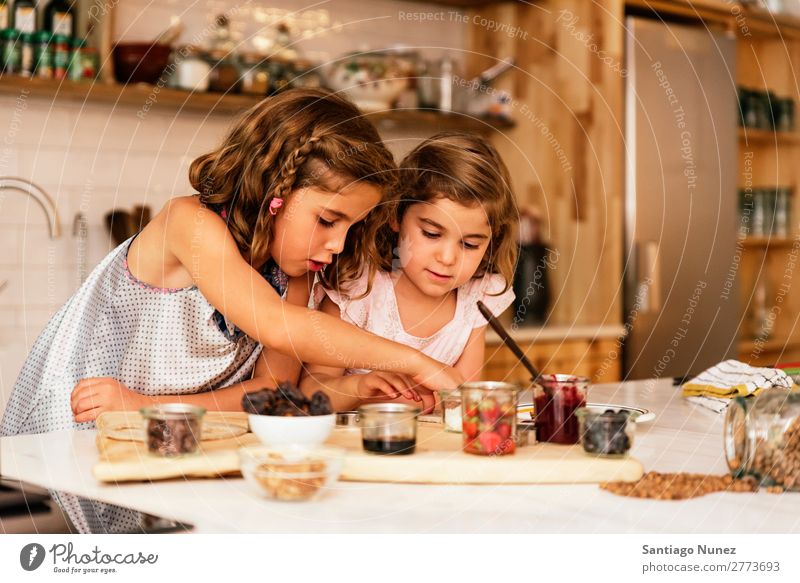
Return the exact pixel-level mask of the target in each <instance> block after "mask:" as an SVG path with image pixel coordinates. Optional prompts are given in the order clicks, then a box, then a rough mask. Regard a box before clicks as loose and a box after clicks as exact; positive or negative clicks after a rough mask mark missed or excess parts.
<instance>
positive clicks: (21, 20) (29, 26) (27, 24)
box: [11, 0, 36, 33]
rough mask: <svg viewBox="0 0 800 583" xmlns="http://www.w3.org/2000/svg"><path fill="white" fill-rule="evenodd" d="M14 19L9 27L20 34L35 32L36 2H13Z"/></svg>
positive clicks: (19, 0)
mask: <svg viewBox="0 0 800 583" xmlns="http://www.w3.org/2000/svg"><path fill="white" fill-rule="evenodd" d="M13 14H14V18H13V19H12V23H11V26H13V27H14V28H16V29H17V30H18V31H19V32H20V33H26V32H27V33H32V32H36V2H35V0H16V1H15V2H14V13H13Z"/></svg>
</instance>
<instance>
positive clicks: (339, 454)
mask: <svg viewBox="0 0 800 583" xmlns="http://www.w3.org/2000/svg"><path fill="white" fill-rule="evenodd" d="M343 461H344V450H343V449H341V448H338V447H328V446H318V447H302V446H278V447H264V446H250V447H243V448H240V449H239V465H240V468H241V471H242V475H243V476H244V479H245V480H246V481H247V482H248V483H250V484H251V485H252V486H253V487H254V488H255V489H256V490H257V491H258V492H259V493H261V494H262V495H264V496H266V497H268V498H271V499H273V500H285V501H294V502H297V501H304V500H312V499H314V498H317V497H319V496H320V495H322V494H323V493H324V492H325V491H326V490H329V489H330V487H331V486H332V485H333V484H334V482H336V480H337V479H338V478H339V474H340V473H341V471H342V463H343Z"/></svg>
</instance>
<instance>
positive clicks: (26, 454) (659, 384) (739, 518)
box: [0, 379, 800, 533]
mask: <svg viewBox="0 0 800 583" xmlns="http://www.w3.org/2000/svg"><path fill="white" fill-rule="evenodd" d="M589 401H591V402H608V403H616V404H627V405H636V406H639V407H644V408H647V409H651V410H652V411H654V412H655V413H656V419H655V420H654V421H652V422H649V423H646V424H640V425H639V426H638V427H637V434H636V439H635V442H634V447H633V450H632V453H633V455H634V456H635V457H636V458H638V459H639V460H640V461H641V462H642V463H643V464H644V467H645V471H652V470H655V471H661V472H677V471H684V472H697V473H711V474H724V473H726V471H727V466H726V464H725V458H724V454H723V450H722V416H718V415H716V414H714V413H712V412H711V411H708V410H705V409H702V408H700V407H697V406H695V405H691V404H689V403H687V402H685V401H684V400H683V399H681V398H680V396H679V392H678V390H677V388H675V387H673V386H672V383H671V380H666V379H665V380H660V381H634V382H626V383H612V384H606V385H596V386H594V387H592V389H591V391H590V393H589ZM94 439H95V432H94V431H64V432H54V433H48V434H42V435H25V436H15V437H4V438H0V460H1V461H2V468H0V469H2V473H3V475H4V476H5V477H9V478H15V479H19V480H23V481H26V482H31V483H33V484H37V485H40V486H44V487H48V488H54V489H59V490H66V491H69V492H73V493H76V494H78V495H81V496H86V497H90V498H94V499H97V500H102V501H105V502H111V503H115V504H120V505H124V506H129V507H132V508H135V509H137V510H141V511H144V512H148V513H150V514H155V515H158V516H163V517H166V518H171V519H175V520H179V521H182V522H186V523H190V524H194V525H195V532H237V533H249V532H272V533H283V532H291V533H300V532H302V533H323V532H447V533H456V532H457V533H470V532H486V533H488V532H512V533H516V532H526V533H529V532H547V533H554V532H555V533H559V532H563V533H571V532H582V533H592V532H620V533H630V532H663V533H667V532H668V533H684V532H685V533H711V532H721V533H747V532H775V533H777V532H787V533H788V532H800V494H798V493H793V494H781V495H776V494H767V493H757V494H732V493H724V494H712V495H708V496H704V497H700V498H695V499H691V500H686V501H657V500H639V499H634V498H624V497H619V496H615V495H613V494H610V493H608V492H605V491H602V490H600V489H599V488H598V487H597V485H568V484H563V485H526V486H502V485H497V486H458V485H444V486H443V485H423V484H420V485H416V484H382V483H356V482H338V483H337V484H336V486H335V488H334V490H333V491H331V492H328V493H326V494H325V495H324V496H323V497H322V498H321V499H319V500H317V501H314V502H307V503H303V502H298V503H292V502H275V501H270V500H267V499H264V498H261V497H259V496H257V495H255V494H253V493H252V491H251V490H250V488H249V487H248V485H247V484H245V482H244V480H243V479H241V478H228V479H224V480H223V479H215V480H211V479H208V480H188V481H187V480H172V481H167V482H155V483H133V484H131V483H126V484H119V485H108V484H100V483H98V482H96V481H95V480H94V478H93V477H92V474H91V468H92V465H93V464H94V462H95V460H96V459H97V452H96V449H95V444H94Z"/></svg>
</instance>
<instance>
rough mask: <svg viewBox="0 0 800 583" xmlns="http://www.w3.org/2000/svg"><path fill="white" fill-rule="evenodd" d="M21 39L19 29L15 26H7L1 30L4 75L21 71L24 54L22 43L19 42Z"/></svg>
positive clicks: (0, 48)
mask: <svg viewBox="0 0 800 583" xmlns="http://www.w3.org/2000/svg"><path fill="white" fill-rule="evenodd" d="M18 39H19V31H17V30H15V29H13V28H6V29H4V30H2V31H0V44H1V45H2V46H0V52H2V61H0V73H2V74H3V75H13V74H16V73H19V70H20V64H21V60H22V54H21V50H20V48H21V47H20V44H19V43H18V42H17V40H18Z"/></svg>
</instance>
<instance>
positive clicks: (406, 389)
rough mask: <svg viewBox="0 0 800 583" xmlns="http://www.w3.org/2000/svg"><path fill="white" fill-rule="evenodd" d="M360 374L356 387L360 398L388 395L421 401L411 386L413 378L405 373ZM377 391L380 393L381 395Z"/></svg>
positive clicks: (389, 396)
mask: <svg viewBox="0 0 800 583" xmlns="http://www.w3.org/2000/svg"><path fill="white" fill-rule="evenodd" d="M358 376H359V379H358V385H357V387H356V393H357V394H356V396H357V397H358V398H360V399H368V398H371V397H376V396H386V397H388V398H390V399H397V398H399V397H405V398H406V399H409V400H414V401H421V398H420V396H419V394H417V391H415V390H414V389H413V388H411V387H412V382H411V380H410V379H409V378H408V377H407V376H405V375H402V374H396V373H392V372H383V371H373V372H370V373H367V374H362V375H358ZM376 393H380V395H378V394H376Z"/></svg>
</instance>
